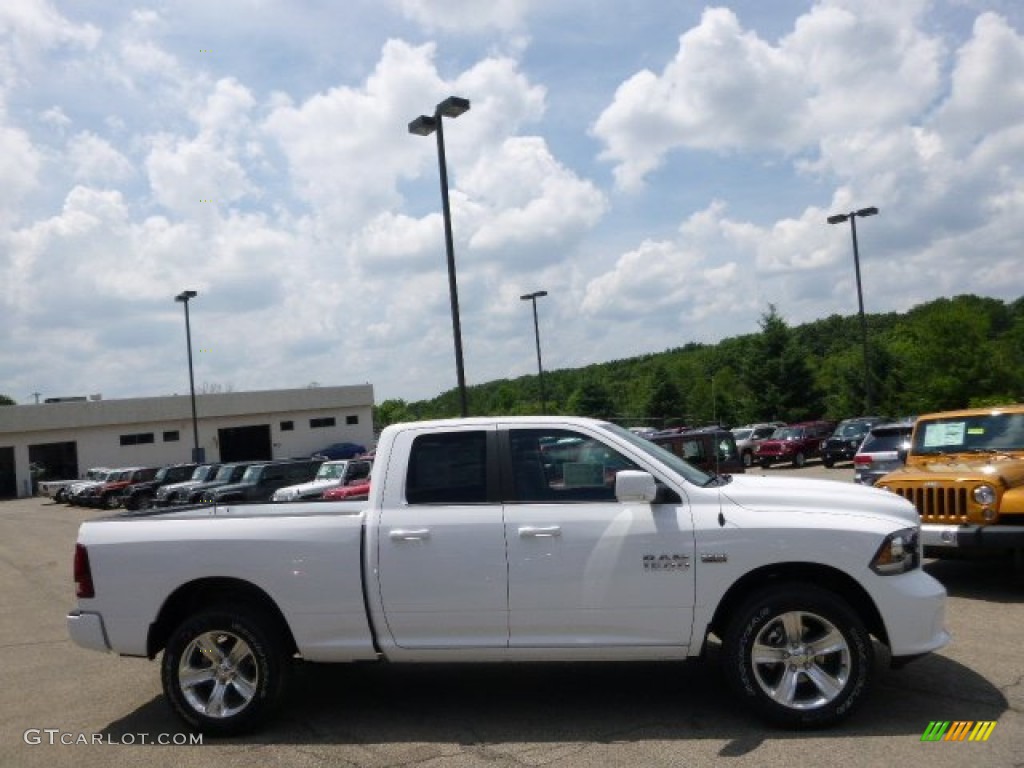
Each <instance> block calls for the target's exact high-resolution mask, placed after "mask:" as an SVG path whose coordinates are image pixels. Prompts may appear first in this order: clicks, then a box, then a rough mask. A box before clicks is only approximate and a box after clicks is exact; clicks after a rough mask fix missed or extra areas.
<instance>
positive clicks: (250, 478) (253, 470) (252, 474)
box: [238, 464, 263, 483]
mask: <svg viewBox="0 0 1024 768" xmlns="http://www.w3.org/2000/svg"><path fill="white" fill-rule="evenodd" d="M262 472H263V465H262V464H257V465H255V466H252V467H249V468H248V469H247V470H245V474H244V475H242V479H241V480H239V481H238V482H240V483H255V482H257V481H258V480H259V479H260V474H261V473H262Z"/></svg>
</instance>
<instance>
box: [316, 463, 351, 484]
mask: <svg viewBox="0 0 1024 768" xmlns="http://www.w3.org/2000/svg"><path fill="white" fill-rule="evenodd" d="M344 474H345V465H344V464H323V465H321V466H320V469H318V470H317V473H316V479H317V480H337V479H338V478H339V477H341V476H342V475H344Z"/></svg>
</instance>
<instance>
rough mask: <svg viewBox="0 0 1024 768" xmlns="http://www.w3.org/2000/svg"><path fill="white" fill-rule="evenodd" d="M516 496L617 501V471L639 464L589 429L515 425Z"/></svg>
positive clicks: (521, 499) (515, 499) (533, 499)
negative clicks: (527, 427) (601, 439)
mask: <svg viewBox="0 0 1024 768" xmlns="http://www.w3.org/2000/svg"><path fill="white" fill-rule="evenodd" d="M509 439H510V442H511V448H512V492H513V498H512V499H509V501H513V502H555V503H558V502H582V501H614V500H615V475H616V473H618V472H619V471H620V470H623V469H639V467H637V466H636V465H635V464H634V463H633V462H632V461H630V460H629V459H627V458H625V457H624V456H622V454H620V453H619V452H618V451H616V450H614V449H613V448H610V447H608V446H607V445H605V444H604V443H602V442H600V441H599V440H595V439H594V438H592V437H590V436H589V435H583V434H580V433H577V432H570V431H568V430H563V429H514V430H511V431H510V432H509Z"/></svg>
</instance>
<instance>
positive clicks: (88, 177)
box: [68, 131, 134, 182]
mask: <svg viewBox="0 0 1024 768" xmlns="http://www.w3.org/2000/svg"><path fill="white" fill-rule="evenodd" d="M68 159H69V160H70V162H71V165H72V176H73V177H74V178H75V179H76V180H77V181H85V182H104V181H121V180H124V179H127V178H129V177H131V176H132V174H133V173H134V171H133V168H132V164H131V163H130V162H129V160H128V158H126V157H125V156H124V155H122V154H121V153H120V152H118V151H117V150H116V149H114V147H113V146H111V144H110V143H109V142H108V141H105V140H104V139H101V138H100V137H99V136H96V135H95V134H93V133H90V132H89V131H84V132H82V133H79V134H76V135H75V136H73V137H72V139H71V141H69V142H68Z"/></svg>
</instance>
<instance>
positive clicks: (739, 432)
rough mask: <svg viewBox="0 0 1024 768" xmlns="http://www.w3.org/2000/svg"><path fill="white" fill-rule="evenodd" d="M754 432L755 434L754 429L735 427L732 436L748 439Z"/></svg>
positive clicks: (738, 438)
mask: <svg viewBox="0 0 1024 768" xmlns="http://www.w3.org/2000/svg"><path fill="white" fill-rule="evenodd" d="M752 434H754V430H752V429H734V430H733V431H732V436H733V437H734V438H736V439H737V440H746V439H747V438H748V437H750V436H751V435H752Z"/></svg>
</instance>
